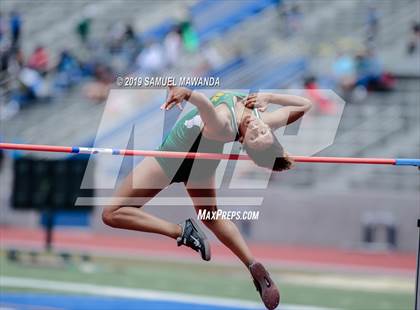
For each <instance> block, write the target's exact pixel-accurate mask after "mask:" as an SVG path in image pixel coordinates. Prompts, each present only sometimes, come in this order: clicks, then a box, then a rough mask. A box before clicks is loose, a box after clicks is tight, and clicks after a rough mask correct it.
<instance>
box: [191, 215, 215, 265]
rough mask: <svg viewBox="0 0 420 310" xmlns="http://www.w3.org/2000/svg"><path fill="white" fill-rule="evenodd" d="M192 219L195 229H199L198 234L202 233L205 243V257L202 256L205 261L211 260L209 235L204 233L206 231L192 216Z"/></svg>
mask: <svg viewBox="0 0 420 310" xmlns="http://www.w3.org/2000/svg"><path fill="white" fill-rule="evenodd" d="M190 220H191V223H192V225H193V226H194V228H195V230H197V232H198V234H199V235H200V237H201V239H202V240H203V243H204V257H203V255H201V258H202V259H203V260H205V261H209V260H210V259H211V251H210V243H209V241H208V240H207V236H206V234H205V233H204V231H202V230H201V228H200V226H198V224H197V222H196V221H195V220H194V219H193V218H191V219H190Z"/></svg>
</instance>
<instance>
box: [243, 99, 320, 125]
mask: <svg viewBox="0 0 420 310" xmlns="http://www.w3.org/2000/svg"><path fill="white" fill-rule="evenodd" d="M270 103H273V104H278V105H281V106H283V107H282V108H280V109H278V110H276V111H273V112H267V113H264V114H262V119H263V121H264V122H265V123H266V124H267V125H268V126H270V127H271V128H273V129H277V128H280V127H283V126H286V125H288V124H290V123H293V122H295V121H296V120H298V119H299V118H301V117H302V116H303V115H304V114H305V113H306V112H307V111H309V110H310V108H311V107H312V103H311V101H309V100H308V99H306V98H304V97H301V96H295V95H286V94H273V93H259V94H252V95H250V96H248V97H247V98H246V101H245V106H246V107H247V108H258V109H259V110H260V111H262V112H263V111H265V110H266V109H267V106H268V104H270Z"/></svg>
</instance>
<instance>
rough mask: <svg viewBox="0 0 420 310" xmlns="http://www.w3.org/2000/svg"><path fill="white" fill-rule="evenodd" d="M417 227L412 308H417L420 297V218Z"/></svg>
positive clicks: (417, 309)
mask: <svg viewBox="0 0 420 310" xmlns="http://www.w3.org/2000/svg"><path fill="white" fill-rule="evenodd" d="M417 228H418V230H419V244H418V246H417V268H416V297H415V301H414V310H419V308H418V302H419V299H420V290H419V281H420V280H419V276H420V275H419V268H420V219H418V220H417Z"/></svg>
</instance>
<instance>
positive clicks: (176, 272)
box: [0, 0, 420, 310]
mask: <svg viewBox="0 0 420 310" xmlns="http://www.w3.org/2000/svg"><path fill="white" fill-rule="evenodd" d="M419 56H420V2H419V1H415V0H401V1H392V0H382V1H379V0H377V1H373V0H369V1H368V0H354V1H332V0H314V1H309V0H305V1H303V0H294V1H293V0H242V1H234V0H225V1H211V0H197V1H196V0H191V1H190V0H183V1H122V0H121V1H114V0H108V1H84V0H77V1H57V2H52V1H25V0H22V1H10V0H3V1H2V2H1V3H0V124H1V126H0V140H1V141H2V142H15V143H34V144H51V145H70V146H71V145H75V146H93V145H95V146H100V147H120V148H130V147H136V148H141V149H154V148H156V147H157V146H158V145H159V143H160V142H161V139H162V137H164V136H165V134H166V133H167V132H168V130H170V128H171V126H172V125H173V124H174V122H175V121H176V119H177V117H178V116H179V115H178V114H177V113H176V111H170V113H166V114H163V113H162V112H161V110H160V109H159V107H160V104H161V103H162V102H163V100H164V99H165V91H164V90H156V89H148V90H144V89H143V90H138V89H137V90H134V89H133V90H121V89H116V87H115V79H116V77H118V76H214V77H220V82H221V85H220V88H219V89H222V90H226V89H242V90H249V89H251V90H260V89H280V90H281V89H300V90H301V93H302V94H303V95H305V96H307V97H308V98H310V99H311V100H312V101H313V102H314V109H313V111H312V112H311V113H312V114H311V116H310V117H312V118H313V120H323V121H321V122H319V121H318V122H314V124H315V125H314V127H312V129H313V132H314V135H312V136H307V137H306V136H305V137H304V139H303V140H299V145H296V143H295V145H293V143H291V145H288V143H285V146H286V149H288V150H290V152H291V153H293V154H299V155H314V154H313V153H311V154H302V152H301V151H306V150H307V148H305V146H307V145H312V144H313V143H315V142H314V140H313V139H316V138H319V137H323V136H327V135H328V136H329V135H331V134H332V132H331V130H330V129H331V127H328V126H327V125H325V124H329V125H331V122H333V121H337V122H336V123H337V124H336V125H337V128H336V129H337V132H336V133H335V131H333V136H332V138H333V143H332V144H330V145H326V146H325V147H323V148H322V150H317V151H316V155H320V156H346V157H389V158H397V157H408V158H419V157H420V105H419V95H420V83H419V82H420V57H419ZM219 89H218V90H219ZM218 90H215V92H216V91H218ZM207 91H209V94H211V93H212V92H211V90H207ZM340 98H341V99H340ZM338 121H339V122H338ZM317 124H318V125H317ZM322 124H324V125H322ZM133 125H135V132H137V134H138V136H141V137H142V138H143V139H140V140H139V139H138V138H137V139H136V144H134V142H133V137H132V135H131V132H132V130H133ZM325 126H326V127H325ZM332 126H333V125H332ZM334 126H335V125H334ZM334 126H333V127H334ZM289 127H290V128H289ZM289 127H288V128H287V129H286V131H285V135H287V136H293V135H296V132H297V130H298V126H289ZM326 128H327V129H328V130H329V132H326V131H327V129H326ZM285 139H286V140H287V138H285ZM327 140H328V139H327ZM138 141H140V142H138ZM291 141H293V139H292V138H291ZM286 142H287V141H286ZM140 160H142V158H125V159H122V158H121V159H116V157H112V158H111V157H108V158H106V159H105V158H102V157H99V156H98V157H96V158H95V159H93V158H91V160H90V161H89V157H88V156H77V157H75V156H64V155H57V154H54V155H52V154H45V153H39V154H29V153H25V152H4V151H1V150H0V184H1V187H0V212H1V216H0V232H1V233H0V237H1V239H0V243H1V250H0V253H1V257H0V272H1V273H0V280H1V281H0V285H1V295H0V296H1V298H0V305H1V306H7V307H11V308H12V309H21V308H25V307H29V308H30V307H41V308H42V307H49V308H58V309H60V308H63V309H69V308H71V309H79V308H80V309H82V308H83V309H115V308H126V309H131V308H132V309H213V308H217V309H231V308H244V309H245V308H256V309H258V308H261V305H260V304H259V303H258V301H259V297H258V295H257V292H255V289H254V287H253V285H252V282H251V281H250V279H249V276H248V274H247V272H246V270H245V269H244V268H242V266H241V265H240V264H239V262H238V261H237V260H235V258H234V257H233V256H232V255H231V254H230V253H229V252H228V251H227V250H226V249H224V248H223V247H222V246H221V245H220V244H219V243H218V241H217V240H215V239H214V237H212V239H211V240H212V242H213V243H212V246H213V248H212V249H213V253H214V254H213V260H214V263H213V264H208V263H207V264H206V263H201V262H200V261H198V258H197V257H196V256H195V255H194V253H190V252H189V251H188V250H185V249H182V248H180V249H178V248H175V246H174V243H173V242H172V241H171V240H166V239H163V238H160V237H156V236H151V235H146V234H141V233H133V232H128V231H119V230H113V229H110V228H107V227H105V226H104V224H102V222H101V215H100V214H101V208H99V207H98V208H95V207H89V206H75V199H76V197H79V196H81V197H93V198H92V199H93V200H92V201H95V200H94V199H95V197H104V196H105V197H106V196H111V195H112V190H110V189H105V188H102V189H101V190H91V189H82V190H81V189H80V185H81V183H82V179H83V178H84V177H85V179H84V180H83V182H89V180H86V176H84V175H85V170H86V167H87V165H88V164H87V163H88V161H89V169H92V171H94V172H95V173H94V174H92V176H91V177H92V180H90V181H91V182H93V184H96V187H97V188H101V186H100V184H102V182H103V180H108V179H109V178H110V176H111V177H112V176H113V175H114V174H115V169H118V173H117V175H118V180H121V179H122V178H123V177H124V176H125V175H126V174H127V173H128V172H129V171H130V170H131V169H132V167H133V165H135V164H136V163H138V161H140ZM222 167H223V168H226V174H225V175H224V176H223V175H222V178H224V179H223V180H224V181H226V180H236V181H235V182H233V183H232V182H231V183H230V188H229V184H228V185H226V182H225V183H223V182H221V183H223V184H222V186H221V188H220V191H219V192H220V196H221V197H230V196H232V195H233V196H241V197H249V198H250V199H253V198H255V197H259V198H261V199H262V200H263V203H262V205H261V206H247V207H246V208H247V209H252V210H259V211H260V219H259V220H258V221H247V222H245V221H240V222H238V223H237V224H238V226H239V228H240V229H241V231H242V233H243V234H244V236H245V237H246V239H247V240H248V241H249V243H250V245H251V248H252V249H253V251H254V252H255V254H256V257H257V258H259V259H260V260H261V261H263V262H266V263H267V265H268V266H269V267H270V269H271V270H272V272H273V275H274V278H275V280H276V281H277V282H278V284H279V286H280V288H281V290H282V296H283V297H282V298H283V299H282V300H283V302H284V303H285V304H286V305H285V306H284V309H289V308H290V309H292V308H293V307H295V308H293V309H316V308H308V307H319V308H340V309H392V310H396V309H412V308H413V302H414V274H415V263H416V259H415V256H416V251H417V238H418V231H417V227H416V219H417V218H419V217H420V196H419V193H420V191H419V190H420V178H419V171H418V170H417V169H415V168H413V167H392V166H391V167H388V166H345V165H334V164H322V165H319V164H299V165H297V166H296V168H295V169H292V170H290V171H287V172H282V173H280V174H273V175H272V176H271V178H270V182H269V184H268V188H265V185H264V186H263V187H259V189H258V186H257V185H256V184H261V182H263V183H264V180H266V179H267V174H266V173H265V172H262V171H261V170H258V169H255V166H253V165H244V164H241V165H239V164H237V165H236V166H235V165H234V164H227V163H222ZM230 178H231V179H230ZM98 184H99V185H98ZM232 184H234V185H232ZM264 184H265V183H264ZM185 194H186V193H185V191H184V190H183V188H182V187H181V186H178V185H174V186H172V187H171V188H170V189H169V190H168V191H167V192H165V193H162V195H160V196H162V197H183V196H185ZM145 208H147V210H148V211H150V212H152V213H155V214H158V215H159V216H161V217H163V218H166V219H169V220H171V221H173V222H180V221H182V220H183V219H185V218H186V217H191V216H194V212H193V209H192V208H191V207H186V206H181V205H174V206H159V205H153V206H146V207H145ZM229 208H230V209H235V208H233V207H229V206H226V208H224V209H229ZM236 209H237V207H236ZM51 227H54V233H53V234H52V236H51V238H48V234H47V233H46V231H48V228H50V229H51ZM209 234H210V233H209ZM44 249H48V250H49V251H44ZM75 284H77V285H75ZM105 287H106V288H107V290H105ZM105 292H106V293H105ZM25 309H28V308H25ZM30 309H32V308H30Z"/></svg>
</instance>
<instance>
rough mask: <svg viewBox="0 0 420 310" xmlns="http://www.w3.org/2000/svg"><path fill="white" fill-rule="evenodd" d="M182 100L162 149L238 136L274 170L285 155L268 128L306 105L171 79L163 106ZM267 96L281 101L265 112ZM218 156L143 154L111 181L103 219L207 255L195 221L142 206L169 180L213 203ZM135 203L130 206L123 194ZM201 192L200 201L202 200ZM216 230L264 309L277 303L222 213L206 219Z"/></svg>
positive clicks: (198, 146)
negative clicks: (119, 179) (203, 89)
mask: <svg viewBox="0 0 420 310" xmlns="http://www.w3.org/2000/svg"><path fill="white" fill-rule="evenodd" d="M184 101H188V102H190V103H191V104H193V105H194V106H195V109H193V110H192V111H190V112H189V113H187V114H186V115H185V116H184V117H182V118H181V119H180V120H179V121H178V122H177V123H176V124H175V126H174V127H173V129H172V130H171V132H170V133H169V135H168V136H167V137H166V139H165V140H164V142H163V143H162V144H161V146H160V147H159V150H161V151H179V152H194V153H195V152H205V153H222V151H223V145H224V144H225V143H228V142H232V141H239V142H240V143H241V144H242V146H243V148H244V149H245V150H246V152H247V153H248V155H249V156H250V157H251V159H252V160H253V161H254V162H255V164H257V165H258V166H261V167H265V168H267V169H270V170H273V171H282V170H286V169H290V167H291V164H292V161H291V160H290V159H289V158H288V156H287V154H286V153H285V151H284V150H283V148H282V146H281V144H280V143H279V141H278V140H277V139H276V137H275V135H274V134H273V130H275V129H277V128H280V127H282V126H286V125H287V124H290V123H292V122H294V121H296V120H297V119H299V118H301V117H302V116H303V115H304V113H305V112H307V111H308V110H309V109H310V108H311V102H310V101H309V100H307V99H306V98H303V97H299V96H294V95H285V94H274V93H258V94H251V95H249V96H246V95H244V94H241V93H234V92H219V93H216V94H215V95H214V96H213V97H211V98H210V99H209V98H207V97H206V96H205V95H204V94H203V93H200V92H198V91H192V90H190V89H188V88H181V87H170V88H169V93H168V97H167V101H166V102H165V103H164V104H163V105H162V106H161V109H164V110H169V109H171V108H173V107H174V106H178V107H179V108H181V109H182V103H183V102H184ZM268 104H277V105H281V106H282V108H279V109H277V110H275V111H273V112H268V111H266V110H267V106H268ZM219 162H220V161H218V160H204V159H192V158H187V159H172V158H153V157H147V158H145V159H144V160H143V161H142V162H141V163H140V164H139V165H137V166H136V167H135V168H134V170H133V171H132V173H131V174H130V175H129V176H128V177H127V178H126V179H125V180H124V181H123V183H122V185H121V186H120V187H119V189H117V191H116V193H115V197H114V201H113V204H112V206H108V207H106V208H105V209H104V210H103V213H102V218H103V221H104V223H105V224H107V225H109V226H111V227H114V228H122V229H129V230H136V231H142V232H149V233H157V234H161V235H165V236H168V237H170V238H173V239H175V240H176V241H177V244H178V246H180V245H185V246H188V247H190V248H192V249H193V250H195V251H197V252H199V253H200V254H201V257H202V259H204V260H206V261H208V260H210V245H209V242H208V241H207V238H206V236H205V234H204V232H203V231H202V230H201V229H200V227H199V225H198V223H197V222H196V221H195V220H194V219H192V218H190V219H187V220H186V221H184V222H183V223H181V224H175V223H171V222H168V221H166V220H163V219H160V218H158V217H156V216H154V215H151V214H149V213H146V212H145V211H143V210H141V206H143V205H144V204H146V203H147V202H148V201H149V200H150V199H152V198H153V197H154V196H156V195H157V194H158V193H159V192H160V191H161V190H162V189H164V188H166V187H167V186H168V185H170V184H171V183H174V182H183V183H184V184H185V187H186V190H187V192H188V194H189V196H190V197H191V199H192V201H193V204H194V207H195V210H196V212H199V210H207V211H215V210H217V203H216V189H215V171H216V168H217V166H218V164H219ZM133 197H135V198H136V202H137V201H139V203H138V205H136V206H130V203H129V202H128V199H130V198H133ZM203 198H204V199H205V202H203ZM203 223H204V225H205V226H207V228H209V229H210V230H211V231H212V232H213V233H214V234H215V235H216V236H217V238H218V239H219V240H220V241H221V242H222V243H223V244H224V245H225V246H227V247H228V248H229V249H230V250H231V251H232V252H233V253H234V254H235V255H236V256H237V257H238V258H239V259H240V260H241V261H242V262H243V263H244V264H245V266H246V267H247V268H248V270H249V271H250V273H251V276H252V278H253V281H254V284H255V286H256V288H257V290H258V292H259V294H260V296H261V299H262V300H263V302H264V304H265V306H266V307H267V308H268V309H274V308H276V307H277V305H278V304H279V300H280V294H279V291H278V289H277V286H276V284H275V283H274V282H273V280H272V279H271V278H270V275H269V273H268V272H267V270H266V269H265V268H264V266H263V265H262V264H261V263H259V262H257V261H256V260H255V258H254V256H253V255H252V253H251V251H250V249H249V248H248V246H247V244H246V242H245V240H244V239H243V237H242V236H241V234H240V232H239V230H238V229H237V227H236V226H235V224H234V223H233V222H232V221H230V220H226V219H215V220H204V221H203Z"/></svg>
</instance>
